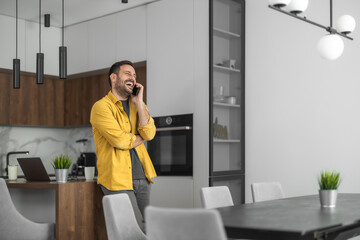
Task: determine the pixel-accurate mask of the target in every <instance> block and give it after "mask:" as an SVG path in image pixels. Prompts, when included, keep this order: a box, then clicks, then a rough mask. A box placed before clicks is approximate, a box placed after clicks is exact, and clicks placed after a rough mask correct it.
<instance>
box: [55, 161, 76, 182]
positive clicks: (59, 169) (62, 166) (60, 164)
mask: <svg viewBox="0 0 360 240" xmlns="http://www.w3.org/2000/svg"><path fill="white" fill-rule="evenodd" d="M71 163H72V160H71V158H70V157H68V156H65V155H59V156H56V157H55V158H54V160H53V161H52V162H51V165H52V166H53V167H54V169H55V177H56V182H58V183H66V182H67V178H68V175H69V168H70V166H71Z"/></svg>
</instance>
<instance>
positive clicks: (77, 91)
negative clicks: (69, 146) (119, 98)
mask: <svg viewBox="0 0 360 240" xmlns="http://www.w3.org/2000/svg"><path fill="white" fill-rule="evenodd" d="M135 70H136V74H137V81H138V82H139V83H141V84H142V85H144V87H145V90H146V64H145V62H142V63H137V64H135ZM107 75H108V73H107V69H104V70H98V71H93V72H87V73H81V74H76V75H72V76H69V77H68V79H67V80H65V81H64V80H60V79H58V78H57V77H54V76H48V75H45V81H44V84H40V85H38V84H36V80H35V74H34V73H27V72H22V73H21V76H20V89H13V87H12V71H11V70H7V69H0V101H1V104H0V125H19V126H46V127H64V126H65V127H69V126H89V125H90V111H91V108H92V106H93V104H94V103H95V102H96V101H98V100H99V99H101V98H102V97H104V96H105V95H106V94H107V93H108V92H109V91H110V86H109V82H108V80H107V79H108V76H107ZM144 101H145V102H146V91H145V92H144Z"/></svg>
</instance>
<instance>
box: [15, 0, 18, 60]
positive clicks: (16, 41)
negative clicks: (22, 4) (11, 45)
mask: <svg viewBox="0 0 360 240" xmlns="http://www.w3.org/2000/svg"><path fill="white" fill-rule="evenodd" d="M15 45H16V59H17V56H18V0H16V44H15Z"/></svg>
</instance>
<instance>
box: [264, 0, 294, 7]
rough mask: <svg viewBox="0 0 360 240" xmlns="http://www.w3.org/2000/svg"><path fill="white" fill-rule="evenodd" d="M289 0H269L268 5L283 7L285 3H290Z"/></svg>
mask: <svg viewBox="0 0 360 240" xmlns="http://www.w3.org/2000/svg"><path fill="white" fill-rule="evenodd" d="M290 1H291V0H269V5H271V6H274V7H278V8H281V7H285V6H286V5H288V4H289V3H290Z"/></svg>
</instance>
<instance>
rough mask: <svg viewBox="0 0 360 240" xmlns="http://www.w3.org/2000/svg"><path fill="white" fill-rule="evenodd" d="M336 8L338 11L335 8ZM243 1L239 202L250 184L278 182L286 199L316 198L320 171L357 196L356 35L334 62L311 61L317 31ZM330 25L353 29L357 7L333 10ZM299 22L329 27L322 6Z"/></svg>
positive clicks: (347, 3)
mask: <svg viewBox="0 0 360 240" xmlns="http://www.w3.org/2000/svg"><path fill="white" fill-rule="evenodd" d="M340 2H341V3H340ZM267 4H268V1H267V0H259V1H246V78H245V79H246V201H247V202H250V201H251V193H250V184H251V183H252V182H259V181H280V182H281V184H282V185H283V188H284V191H285V195H286V196H298V195H305V194H316V193H317V189H318V187H317V176H318V174H319V172H320V171H321V170H324V169H328V170H333V169H334V170H337V171H340V172H341V173H342V175H343V182H342V184H341V186H340V189H339V191H340V192H360V174H359V171H358V169H359V168H360V148H359V146H360V124H359V122H360V111H359V109H360V94H359V92H360V68H359V62H360V55H359V53H360V51H359V50H360V45H359V41H360V29H359V24H358V26H357V29H356V30H355V32H354V33H353V34H352V36H353V37H354V38H355V40H354V41H350V40H346V39H345V40H344V43H345V50H344V53H343V55H342V56H341V57H340V58H339V59H338V60H335V61H326V60H323V59H321V58H320V57H319V55H318V53H317V51H316V45H317V42H318V40H319V39H320V37H322V36H323V35H325V33H326V32H325V31H324V30H322V29H320V28H317V27H315V26H313V25H310V24H307V23H305V22H303V21H299V20H297V19H294V18H291V17H289V16H286V15H284V14H281V13H278V12H276V11H273V10H271V9H269V8H268V7H267ZM333 7H334V21H335V20H336V19H337V18H338V17H339V16H341V15H343V14H350V15H352V16H353V17H354V18H355V19H356V20H357V23H359V21H360V11H359V9H360V2H359V1H357V0H344V1H335V2H334V6H333ZM306 15H307V18H308V19H310V20H313V21H316V22H319V23H321V24H324V25H329V2H328V1H310V4H309V7H308V10H307V13H306Z"/></svg>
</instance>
